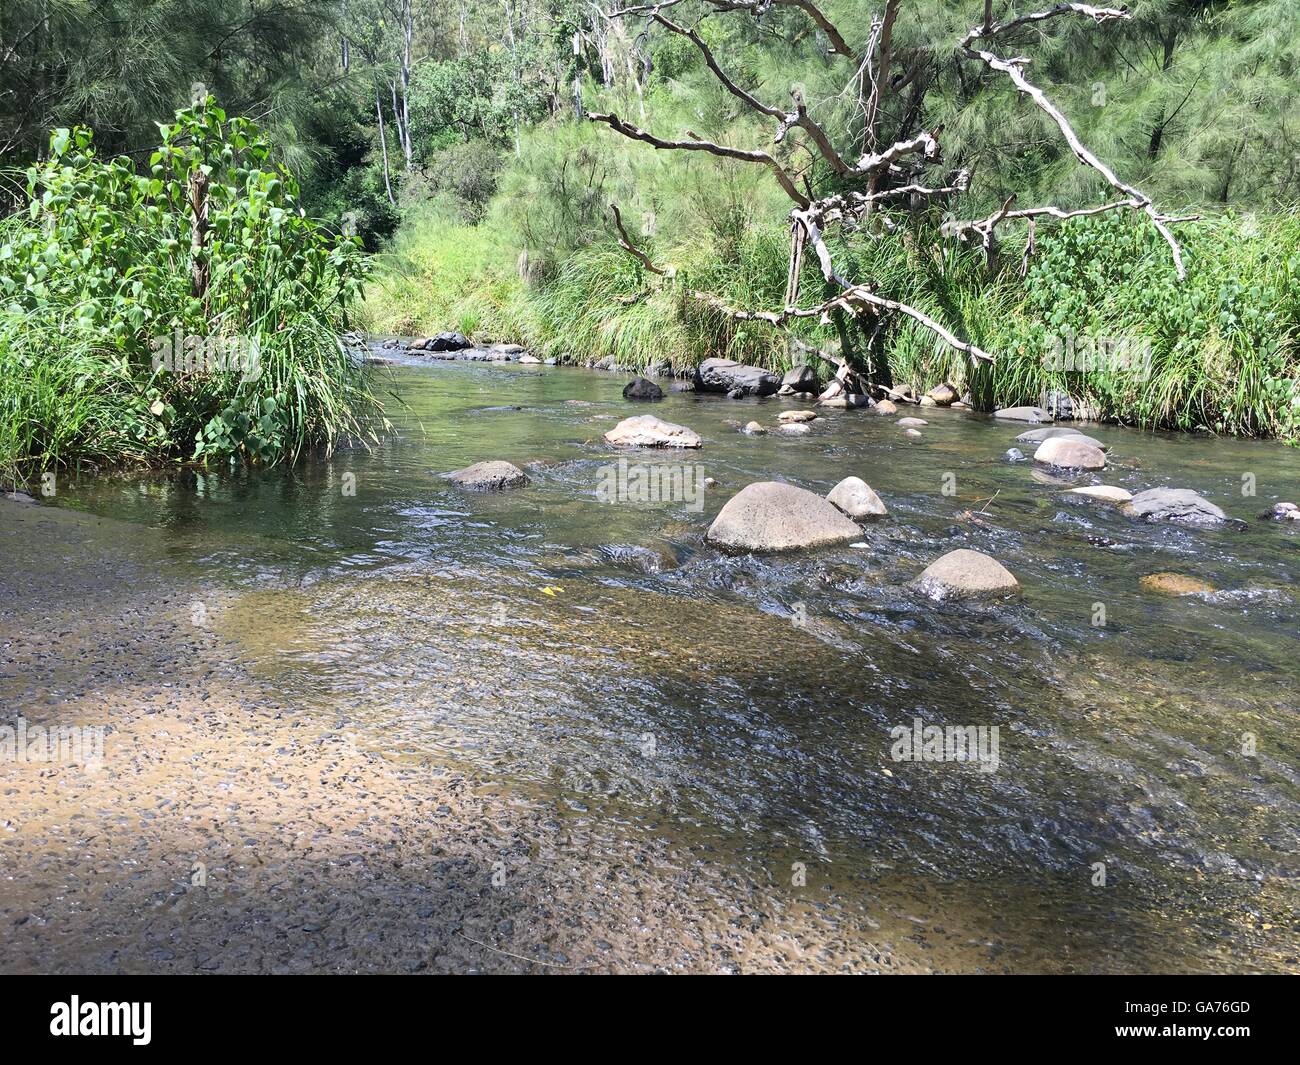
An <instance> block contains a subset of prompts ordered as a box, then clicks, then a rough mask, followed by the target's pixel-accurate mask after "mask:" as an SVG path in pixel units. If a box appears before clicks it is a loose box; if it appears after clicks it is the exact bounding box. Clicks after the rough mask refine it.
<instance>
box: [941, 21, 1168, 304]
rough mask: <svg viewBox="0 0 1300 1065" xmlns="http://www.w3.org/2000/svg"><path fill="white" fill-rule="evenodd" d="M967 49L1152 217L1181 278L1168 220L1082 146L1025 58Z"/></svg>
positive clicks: (1081, 158) (1077, 155) (1085, 161)
mask: <svg viewBox="0 0 1300 1065" xmlns="http://www.w3.org/2000/svg"><path fill="white" fill-rule="evenodd" d="M1063 6H1064V7H1065V8H1066V9H1067V10H1073V9H1075V8H1078V7H1082V6H1085V5H1080V4H1068V5H1063ZM1091 10H1096V9H1090V12H1089V13H1091ZM1107 10H1109V9H1107ZM1108 17H1112V18H1128V14H1127V13H1126V12H1120V13H1117V14H1112V15H1108ZM1027 18H1029V16H1027V15H1026V16H1022V19H1027ZM966 52H967V54H968V55H972V56H976V57H978V58H979V59H982V60H983V61H984V63H985V64H986V65H987V66H989V67H990V68H991V69H993V70H997V71H1001V72H1002V73H1003V74H1005V75H1006V76H1007V77H1008V78H1010V79H1011V83H1012V84H1013V85H1015V87H1016V88H1017V89H1018V90H1019V91H1020V92H1021V93H1023V94H1024V95H1025V96H1028V97H1029V98H1030V99H1031V100H1033V101H1034V103H1035V104H1036V105H1037V106H1038V108H1039V110H1041V111H1042V112H1043V113H1044V114H1046V115H1047V116H1048V117H1049V118H1050V119H1051V120H1052V121H1053V122H1055V123H1056V127H1057V129H1059V130H1060V131H1061V136H1062V137H1064V138H1065V141H1066V143H1067V144H1069V146H1070V149H1071V151H1073V152H1074V155H1075V158H1077V159H1078V160H1079V162H1080V163H1082V164H1083V165H1084V166H1087V167H1091V168H1092V169H1093V170H1095V171H1096V172H1097V173H1098V174H1100V175H1101V177H1102V179H1103V180H1104V181H1105V182H1106V184H1108V185H1109V186H1110V187H1111V188H1113V189H1114V190H1115V191H1116V192H1122V193H1124V195H1125V196H1126V197H1128V198H1129V199H1130V200H1133V201H1135V202H1134V203H1133V204H1131V206H1132V207H1133V208H1134V209H1135V210H1138V211H1141V212H1142V213H1143V214H1145V215H1146V216H1147V217H1148V218H1149V219H1150V220H1151V224H1152V225H1153V226H1155V228H1156V232H1158V233H1159V234H1160V235H1161V236H1162V237H1163V238H1164V240H1165V243H1166V244H1168V245H1169V249H1170V251H1171V252H1172V253H1173V258H1174V268H1175V269H1176V270H1177V272H1178V279H1179V280H1180V281H1181V280H1183V279H1184V278H1185V277H1186V276H1187V270H1186V268H1185V267H1184V266H1183V253H1182V249H1181V248H1180V247H1179V246H1178V241H1177V239H1175V237H1174V234H1173V232H1172V231H1171V230H1170V228H1169V225H1168V222H1169V221H1170V220H1169V219H1168V218H1166V217H1165V216H1164V215H1162V214H1160V212H1159V211H1157V210H1156V207H1155V204H1154V203H1152V202H1151V197H1149V196H1148V195H1147V194H1146V193H1144V192H1142V191H1141V190H1140V189H1137V188H1134V187H1133V186H1132V185H1130V184H1128V183H1127V182H1124V181H1121V180H1120V178H1119V176H1118V175H1117V174H1116V173H1115V171H1113V170H1112V169H1111V168H1110V167H1109V166H1107V165H1106V164H1105V163H1103V162H1102V161H1101V160H1100V159H1098V158H1097V156H1095V155H1094V154H1093V153H1092V152H1091V151H1089V150H1088V148H1087V147H1085V145H1084V143H1083V142H1082V141H1081V140H1080V139H1079V135H1078V134H1077V133H1075V132H1074V127H1072V126H1071V125H1070V123H1069V121H1068V120H1067V119H1066V117H1065V115H1063V114H1062V113H1061V111H1060V110H1059V109H1058V108H1057V107H1056V105H1055V104H1053V103H1052V101H1051V100H1049V99H1048V98H1047V94H1046V93H1045V92H1043V90H1042V89H1040V88H1039V87H1038V86H1037V85H1035V84H1033V83H1032V82H1031V81H1030V80H1029V79H1028V78H1026V77H1025V75H1024V72H1023V71H1022V70H1021V68H1022V67H1024V66H1026V65H1028V63H1029V60H1027V59H1024V58H1017V59H999V58H998V57H997V56H995V55H994V54H993V53H992V52H984V51H979V50H977V49H969V48H968V49H967V50H966Z"/></svg>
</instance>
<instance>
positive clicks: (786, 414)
mask: <svg viewBox="0 0 1300 1065" xmlns="http://www.w3.org/2000/svg"><path fill="white" fill-rule="evenodd" d="M816 417H817V412H816V411H815V410H783V411H782V412H781V413H780V414H778V415H777V416H776V419H777V421H779V422H810V421H813V420H814V419H815V418H816Z"/></svg>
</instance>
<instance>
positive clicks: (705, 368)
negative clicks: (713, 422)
mask: <svg viewBox="0 0 1300 1065" xmlns="http://www.w3.org/2000/svg"><path fill="white" fill-rule="evenodd" d="M780 387H781V378H779V377H777V376H776V374H774V373H772V371H771V370H765V369H763V367H761V366H746V365H745V364H743V363H739V362H733V361H732V360H731V359H705V360H704V361H703V362H702V363H700V365H699V367H698V368H697V369H696V371H695V391H697V392H725V393H727V394H728V395H730V394H731V393H733V392H739V393H740V394H741V395H742V396H770V395H771V394H772V393H773V392H775V391H776V390H777V389H778V388H780Z"/></svg>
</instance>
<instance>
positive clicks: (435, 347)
mask: <svg viewBox="0 0 1300 1065" xmlns="http://www.w3.org/2000/svg"><path fill="white" fill-rule="evenodd" d="M473 346H474V345H473V344H471V343H470V342H469V340H468V339H466V337H465V334H464V333H439V334H438V335H437V336H432V337H429V339H428V340H426V341H425V342H424V345H423V347H424V350H425V351H463V350H464V349H465V348H470V347H473Z"/></svg>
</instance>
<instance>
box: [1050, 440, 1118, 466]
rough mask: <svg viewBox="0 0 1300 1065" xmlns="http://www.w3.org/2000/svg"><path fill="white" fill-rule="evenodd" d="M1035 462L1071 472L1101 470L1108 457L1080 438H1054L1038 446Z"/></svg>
mask: <svg viewBox="0 0 1300 1065" xmlns="http://www.w3.org/2000/svg"><path fill="white" fill-rule="evenodd" d="M1034 461H1035V462H1041V463H1043V464H1044V465H1045V466H1061V467H1063V468H1065V469H1070V470H1100V469H1102V468H1103V467H1104V466H1105V465H1106V455H1105V452H1103V451H1102V450H1101V448H1098V447H1093V446H1092V445H1091V444H1085V443H1084V442H1083V441H1082V440H1080V439H1079V438H1078V437H1074V436H1054V437H1052V438H1051V439H1050V440H1044V441H1043V442H1042V443H1041V444H1039V445H1038V450H1037V451H1035V452H1034Z"/></svg>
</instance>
